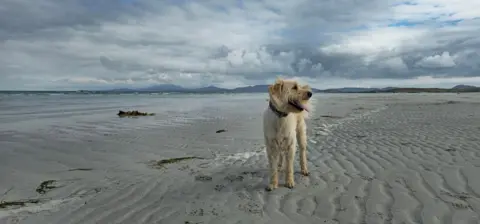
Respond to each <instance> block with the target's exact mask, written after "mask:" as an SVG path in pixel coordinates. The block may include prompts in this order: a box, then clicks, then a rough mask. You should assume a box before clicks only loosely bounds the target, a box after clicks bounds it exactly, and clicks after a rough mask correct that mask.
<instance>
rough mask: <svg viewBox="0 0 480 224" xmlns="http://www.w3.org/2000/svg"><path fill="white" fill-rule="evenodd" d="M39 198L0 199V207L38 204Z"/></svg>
mask: <svg viewBox="0 0 480 224" xmlns="http://www.w3.org/2000/svg"><path fill="white" fill-rule="evenodd" d="M40 202H41V200H40V199H25V200H18V201H0V208H9V207H25V206H27V204H38V203H40Z"/></svg>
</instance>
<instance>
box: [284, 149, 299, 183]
mask: <svg viewBox="0 0 480 224" xmlns="http://www.w3.org/2000/svg"><path fill="white" fill-rule="evenodd" d="M296 149H297V146H296V142H295V141H293V142H291V143H290V144H289V145H288V148H287V151H286V155H285V159H286V161H285V162H286V167H285V169H286V170H285V186H286V187H288V188H290V189H291V188H293V187H294V186H295V180H294V176H293V162H294V160H295V151H296Z"/></svg>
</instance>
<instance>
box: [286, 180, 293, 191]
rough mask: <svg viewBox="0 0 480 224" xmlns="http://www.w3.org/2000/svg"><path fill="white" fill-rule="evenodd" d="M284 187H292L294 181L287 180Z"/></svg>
mask: <svg viewBox="0 0 480 224" xmlns="http://www.w3.org/2000/svg"><path fill="white" fill-rule="evenodd" d="M285 187H287V188H290V189H292V188H293V187H295V182H294V181H293V180H292V181H287V183H285Z"/></svg>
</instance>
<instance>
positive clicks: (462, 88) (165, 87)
mask: <svg viewBox="0 0 480 224" xmlns="http://www.w3.org/2000/svg"><path fill="white" fill-rule="evenodd" d="M312 90H313V91H314V92H319V93H418V92H480V87H476V86H470V85H457V86H454V87H453V88H407V87H386V88H356V87H344V88H334V89H324V90H320V89H315V88H314V89H312ZM267 91H268V85H254V86H244V87H238V88H234V89H226V88H220V87H216V86H207V87H202V88H184V87H181V86H177V85H172V84H161V85H154V86H150V87H147V88H138V89H128V88H122V89H111V90H99V91H88V90H81V92H100V93H105V92H107V93H131V92H138V93H153V92H168V93H266V92H267Z"/></svg>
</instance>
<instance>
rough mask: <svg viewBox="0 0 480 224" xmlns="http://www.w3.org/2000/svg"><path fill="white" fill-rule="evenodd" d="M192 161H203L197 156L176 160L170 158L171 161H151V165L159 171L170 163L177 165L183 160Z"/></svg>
mask: <svg viewBox="0 0 480 224" xmlns="http://www.w3.org/2000/svg"><path fill="white" fill-rule="evenodd" d="M192 159H203V158H201V157H197V156H188V157H178V158H171V159H162V160H159V161H153V163H152V164H151V166H152V167H154V168H157V169H161V168H165V165H168V164H172V163H179V162H182V161H185V160H192Z"/></svg>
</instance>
